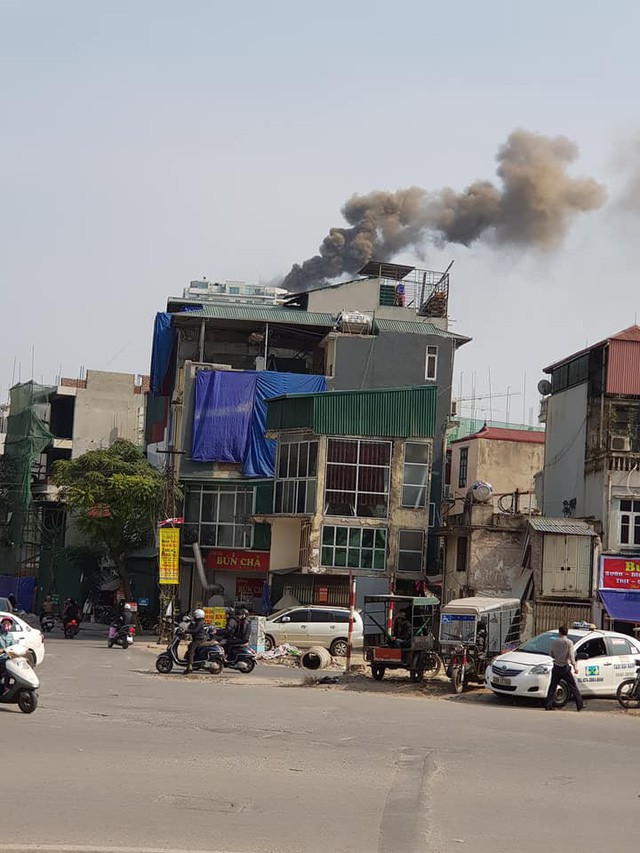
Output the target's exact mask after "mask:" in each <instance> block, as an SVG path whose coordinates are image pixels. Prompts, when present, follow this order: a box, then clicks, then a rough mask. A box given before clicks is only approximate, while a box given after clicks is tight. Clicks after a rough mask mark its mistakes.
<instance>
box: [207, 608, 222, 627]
mask: <svg viewBox="0 0 640 853" xmlns="http://www.w3.org/2000/svg"><path fill="white" fill-rule="evenodd" d="M202 609H203V610H204V621H205V622H206V623H207V625H213V626H214V627H215V628H226V626H227V613H226V610H225V609H224V607H203V608H202Z"/></svg>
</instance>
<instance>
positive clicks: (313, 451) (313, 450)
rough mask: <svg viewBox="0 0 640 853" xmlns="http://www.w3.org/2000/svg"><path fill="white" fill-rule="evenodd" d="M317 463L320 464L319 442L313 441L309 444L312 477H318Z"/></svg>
mask: <svg viewBox="0 0 640 853" xmlns="http://www.w3.org/2000/svg"><path fill="white" fill-rule="evenodd" d="M317 462H318V442H317V441H312V442H311V443H310V444H309V476H310V477H315V476H316V473H317V470H316V466H317Z"/></svg>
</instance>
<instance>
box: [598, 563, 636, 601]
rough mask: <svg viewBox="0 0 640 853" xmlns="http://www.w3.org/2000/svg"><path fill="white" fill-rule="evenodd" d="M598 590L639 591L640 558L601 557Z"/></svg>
mask: <svg viewBox="0 0 640 853" xmlns="http://www.w3.org/2000/svg"><path fill="white" fill-rule="evenodd" d="M600 589H617V590H619V591H621V592H631V591H634V590H640V557H606V556H605V557H601V558H600Z"/></svg>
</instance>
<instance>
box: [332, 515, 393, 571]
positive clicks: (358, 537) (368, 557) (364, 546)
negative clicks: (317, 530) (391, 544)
mask: <svg viewBox="0 0 640 853" xmlns="http://www.w3.org/2000/svg"><path fill="white" fill-rule="evenodd" d="M386 554H387V530H386V528H384V527H377V528H373V527H341V526H337V525H335V526H334V525H330V524H325V525H324V526H323V528H322V551H321V557H320V558H321V562H322V565H323V566H325V567H327V568H338V569H365V570H366V569H368V570H371V571H380V572H383V571H384V569H385V566H386Z"/></svg>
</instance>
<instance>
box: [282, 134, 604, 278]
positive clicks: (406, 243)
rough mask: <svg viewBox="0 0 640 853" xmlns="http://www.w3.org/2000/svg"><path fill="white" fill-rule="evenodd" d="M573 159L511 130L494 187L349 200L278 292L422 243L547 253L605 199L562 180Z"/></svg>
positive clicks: (593, 185) (560, 143) (578, 181)
mask: <svg viewBox="0 0 640 853" xmlns="http://www.w3.org/2000/svg"><path fill="white" fill-rule="evenodd" d="M577 156H578V147H577V145H576V144H575V143H574V142H571V140H569V139H567V138H566V137H564V136H556V137H553V138H552V137H548V136H541V135H540V134H536V133H530V132H528V131H526V130H514V131H513V133H511V134H510V135H509V137H508V139H507V141H506V143H505V144H504V145H503V146H502V147H501V148H500V150H499V151H498V154H497V157H496V160H497V163H498V166H497V169H496V173H497V175H498V178H499V179H500V186H496V185H495V184H493V183H491V182H490V181H477V182H475V183H473V184H471V186H469V187H467V189H466V190H464V192H461V193H457V192H455V191H454V190H452V189H450V188H445V189H443V190H440V191H439V192H429V191H427V190H425V189H422V188H420V187H409V188H408V189H404V190H397V191H396V192H382V191H379V190H374V191H373V192H370V193H367V194H366V195H354V196H352V197H351V198H350V199H349V200H348V201H347V202H346V203H345V205H344V207H343V208H342V215H343V217H344V219H345V220H346V222H347V224H348V226H349V227H347V228H331V229H330V231H329V233H328V234H327V236H326V237H325V238H324V240H323V241H322V244H321V246H320V250H319V254H317V255H314V257H312V258H309V259H308V260H306V261H304V263H302V264H294V266H293V267H292V269H291V272H289V274H288V275H287V276H286V278H285V279H284V281H283V283H282V286H283V287H285V288H286V289H287V290H290V291H297V290H298V291H299V290H306V289H308V288H309V287H311V286H313V285H317V284H321V283H322V282H323V281H325V280H328V279H333V278H337V277H338V276H341V275H342V274H343V273H356V272H357V271H358V270H359V269H360V268H361V267H362V266H363V265H364V264H365V263H367V261H369V260H371V258H375V259H376V260H390V259H391V258H392V257H394V256H395V255H397V254H398V253H399V252H401V251H402V250H403V249H406V248H409V247H410V248H412V249H414V250H417V251H419V250H420V248H421V246H422V245H423V244H424V243H425V241H426V240H431V241H432V242H435V243H438V244H443V243H461V244H463V245H464V246H469V245H471V244H472V243H474V242H475V241H476V240H480V239H483V240H486V241H491V242H494V243H497V244H510V245H514V246H519V247H523V248H524V247H530V246H531V247H537V248H542V249H549V248H553V247H554V246H556V245H558V244H559V243H560V241H561V240H562V238H563V237H564V235H565V233H566V231H567V229H568V227H569V225H570V223H571V220H572V218H573V217H574V216H575V214H577V213H584V212H586V211H588V210H594V209H596V208H598V207H600V206H601V205H602V204H603V203H604V200H605V190H604V187H603V186H602V185H601V184H599V183H597V182H596V181H595V180H593V179H592V178H573V177H571V176H569V175H568V174H567V168H568V167H569V166H570V165H571V163H573V162H574V161H575V160H576V158H577Z"/></svg>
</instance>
